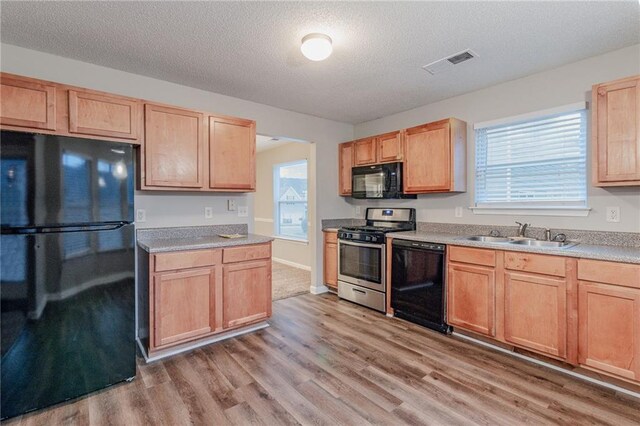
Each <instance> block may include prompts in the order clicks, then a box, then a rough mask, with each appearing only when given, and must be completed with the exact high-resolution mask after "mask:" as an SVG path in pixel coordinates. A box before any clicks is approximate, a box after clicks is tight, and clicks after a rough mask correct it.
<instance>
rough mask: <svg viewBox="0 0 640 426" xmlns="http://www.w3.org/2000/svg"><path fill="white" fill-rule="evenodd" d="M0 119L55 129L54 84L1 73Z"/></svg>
mask: <svg viewBox="0 0 640 426" xmlns="http://www.w3.org/2000/svg"><path fill="white" fill-rule="evenodd" d="M0 123H1V124H3V125H8V126H17V127H28V128H31V129H37V130H38V129H39V130H42V129H46V130H56V87H55V86H54V85H53V84H47V83H45V82H39V81H37V80H32V79H21V78H12V77H8V76H6V75H3V76H2V83H1V86H0Z"/></svg>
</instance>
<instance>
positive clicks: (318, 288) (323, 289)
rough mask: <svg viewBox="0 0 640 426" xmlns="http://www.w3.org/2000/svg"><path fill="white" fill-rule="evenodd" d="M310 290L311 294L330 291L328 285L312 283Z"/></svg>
mask: <svg viewBox="0 0 640 426" xmlns="http://www.w3.org/2000/svg"><path fill="white" fill-rule="evenodd" d="M309 292H310V293H311V294H323V293H328V292H329V287H327V286H326V285H321V286H315V285H312V286H311V287H309Z"/></svg>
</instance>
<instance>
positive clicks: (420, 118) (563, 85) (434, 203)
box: [349, 45, 640, 232]
mask: <svg viewBox="0 0 640 426" xmlns="http://www.w3.org/2000/svg"><path fill="white" fill-rule="evenodd" d="M480 60H482V58H480ZM637 74H640V45H635V46H631V47H628V48H624V49H621V50H617V51H613V52H609V53H606V54H604V55H600V56H595V57H592V58H589V59H585V60H583V61H579V62H575V63H571V64H568V65H565V66H562V67H560V68H556V69H553V70H549V71H544V72H541V73H537V74H533V75H530V76H528V77H525V78H521V79H518V80H513V81H509V82H507V83H503V84H499V85H496V86H491V87H488V88H486V89H483V90H479V91H476V92H472V93H467V94H465V95H461V96H457V97H454V98H450V99H446V100H444V101H441V102H436V103H433V104H429V105H425V106H422V107H419V108H415V109H412V110H409V111H405V112H401V113H399V114H394V115H390V116H388V117H384V118H381V119H378V120H373V121H369V122H366V123H362V124H358V125H356V126H355V136H356V138H360V137H365V136H369V135H375V134H380V133H384V132H388V131H392V130H397V129H402V128H406V127H410V126H415V125H417V124H421V123H426V122H429V121H435V120H439V119H443V118H447V117H457V118H460V119H462V120H464V121H466V122H467V124H468V127H467V132H468V141H467V142H468V149H467V192H466V193H462V194H456V195H449V194H440V195H438V194H433V195H420V196H418V199H417V200H405V201H396V202H379V203H377V202H376V203H371V202H364V201H352V200H349V202H350V203H351V204H352V205H354V206H355V205H376V204H378V205H385V206H386V205H390V206H396V205H397V206H400V205H404V206H407V207H416V208H417V210H418V211H417V216H418V220H420V221H430V222H447V223H475V224H496V225H498V224H507V225H512V224H513V222H514V221H515V220H519V221H521V222H525V221H526V222H529V223H532V224H533V225H535V226H546V227H550V228H554V227H556V228H566V229H591V230H602V231H621V232H640V190H639V189H638V187H635V188H632V187H627V188H610V189H603V188H596V187H592V186H591V185H590V184H589V187H588V204H589V207H591V208H592V211H591V212H590V214H589V216H587V217H551V216H503V215H491V216H489V215H487V216H485V215H474V214H473V213H472V212H471V210H469V209H467V207H470V206H473V203H474V192H473V191H474V172H475V164H474V158H475V146H474V133H473V124H474V123H477V122H482V121H488V120H494V119H499V118H503V117H510V116H514V115H518V114H524V113H528V112H534V111H540V110H544V109H548V108H553V107H557V106H562V105H567V104H571V103H574V102H579V101H588V102H590V101H591V86H592V85H593V84H596V83H601V82H606V81H611V80H615V79H618V78H622V77H627V76H631V75H637ZM427 78H433V77H429V76H426V75H425V79H427ZM433 84H437V82H436V80H434V83H433ZM590 155H591V153H590V152H589V157H588V164H589V173H588V177H589V182H590V181H591V167H590V164H591V158H590ZM457 206H460V207H463V208H464V209H463V211H464V214H463V217H461V218H456V217H454V209H455V207H457ZM607 206H619V207H620V222H619V223H610V222H606V220H605V217H606V216H605V209H606V207H607ZM362 210H363V211H362V214H364V209H362Z"/></svg>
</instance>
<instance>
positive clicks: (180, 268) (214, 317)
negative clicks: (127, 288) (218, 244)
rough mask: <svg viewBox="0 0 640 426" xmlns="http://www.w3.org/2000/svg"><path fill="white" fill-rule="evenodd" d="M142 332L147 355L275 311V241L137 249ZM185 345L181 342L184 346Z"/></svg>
mask: <svg viewBox="0 0 640 426" xmlns="http://www.w3.org/2000/svg"><path fill="white" fill-rule="evenodd" d="M138 261H139V264H140V265H143V264H145V263H147V264H148V268H143V267H140V268H139V270H138V272H139V275H138V288H139V291H138V301H139V302H138V303H139V309H138V325H139V328H138V335H139V338H140V341H141V342H142V343H143V345H144V346H146V349H147V350H148V354H149V355H154V354H156V353H158V352H161V351H164V350H166V349H171V348H173V347H175V346H178V345H183V346H184V345H188V344H191V343H196V342H198V341H199V340H200V339H204V338H209V337H211V336H213V335H215V334H217V333H222V332H224V331H227V330H231V329H234V328H238V327H242V326H246V325H249V324H252V323H257V322H260V321H264V320H265V319H267V318H269V317H270V316H271V243H266V244H255V245H247V246H234V247H231V248H225V249H203V250H191V251H175V252H168V253H158V254H153V253H152V254H149V253H147V252H145V251H144V250H140V251H139V258H138ZM183 346H181V347H183Z"/></svg>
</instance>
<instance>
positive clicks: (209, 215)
mask: <svg viewBox="0 0 640 426" xmlns="http://www.w3.org/2000/svg"><path fill="white" fill-rule="evenodd" d="M204 218H205V219H213V207H205V208H204Z"/></svg>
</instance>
